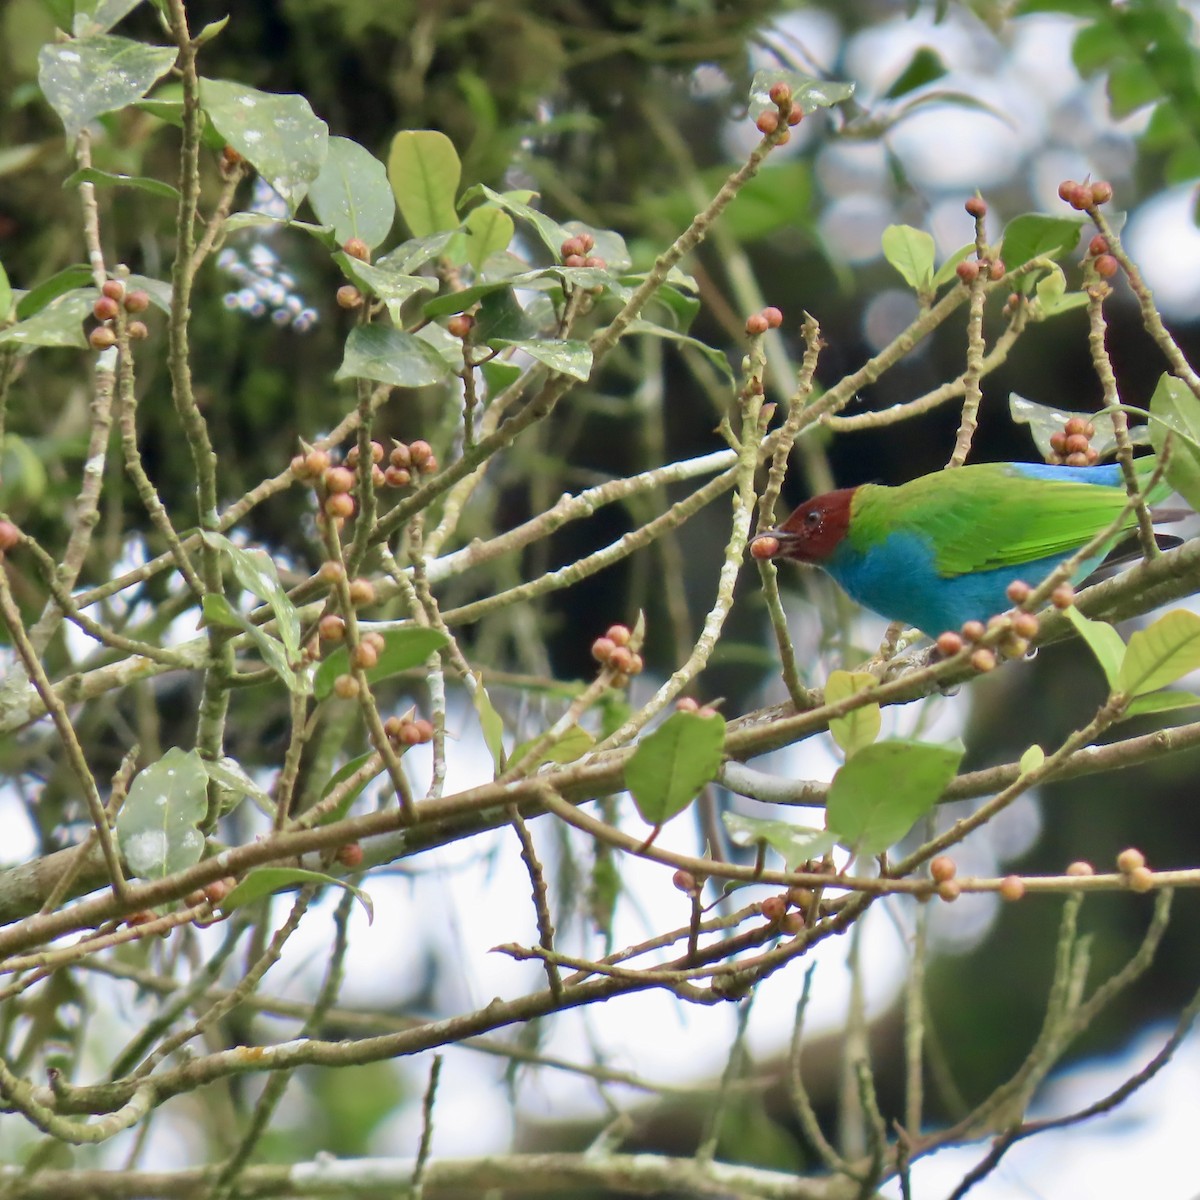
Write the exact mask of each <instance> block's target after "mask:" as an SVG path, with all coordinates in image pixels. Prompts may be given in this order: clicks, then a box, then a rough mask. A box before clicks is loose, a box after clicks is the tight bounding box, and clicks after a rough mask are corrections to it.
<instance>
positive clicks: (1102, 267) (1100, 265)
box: [1085, 233, 1121, 279]
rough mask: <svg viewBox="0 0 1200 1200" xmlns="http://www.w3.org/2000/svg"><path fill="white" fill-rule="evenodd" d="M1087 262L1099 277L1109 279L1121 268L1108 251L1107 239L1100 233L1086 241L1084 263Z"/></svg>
mask: <svg viewBox="0 0 1200 1200" xmlns="http://www.w3.org/2000/svg"><path fill="white" fill-rule="evenodd" d="M1089 262H1090V263H1091V265H1092V269H1093V270H1094V271H1095V272H1096V274H1097V275H1099V276H1100V278H1101V279H1111V278H1112V277H1113V276H1114V275H1115V274H1116V273H1117V272H1118V271H1119V270H1120V269H1121V264H1120V263H1119V262H1118V261H1117V259H1116V257H1115V256H1114V255H1113V254H1111V253H1110V252H1109V246H1108V239H1107V238H1106V237H1105V236H1104V235H1103V234H1100V233H1098V234H1096V236H1095V237H1094V238H1092V240H1091V241H1090V242H1088V251H1087V259H1086V260H1085V264H1086V263H1089Z"/></svg>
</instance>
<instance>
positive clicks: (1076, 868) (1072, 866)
mask: <svg viewBox="0 0 1200 1200" xmlns="http://www.w3.org/2000/svg"><path fill="white" fill-rule="evenodd" d="M1095 873H1096V868H1095V867H1093V866H1092V864H1091V863H1090V862H1084V861H1083V860H1082V859H1080V860H1079V861H1077V862H1073V863H1068V864H1067V869H1066V871H1064V872H1063V874H1064V875H1071V876H1073V877H1074V878H1076V879H1081V878H1083V876H1085V875H1095Z"/></svg>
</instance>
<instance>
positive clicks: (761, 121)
mask: <svg viewBox="0 0 1200 1200" xmlns="http://www.w3.org/2000/svg"><path fill="white" fill-rule="evenodd" d="M754 127H755V128H756V129H757V130H758V132H759V133H761V134H762V135H763V136H764V137H766V136H769V135H770V134H772V133H774V132H775V130H777V129H778V128H779V114H778V113H777V112H773V111H772V110H771V109H769V108H767V109H764V110H763V111H762V112H760V113H759V114H758V119H757V120H756V121H755V122H754Z"/></svg>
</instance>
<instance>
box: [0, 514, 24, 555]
mask: <svg viewBox="0 0 1200 1200" xmlns="http://www.w3.org/2000/svg"><path fill="white" fill-rule="evenodd" d="M20 540H21V531H20V530H19V529H18V528H17V527H16V526H15V525H14V524H13V523H12V522H11V521H0V553H3V552H4V551H5V550H11V549H12V548H13V547H14V546H15V545H17V543H18V542H20Z"/></svg>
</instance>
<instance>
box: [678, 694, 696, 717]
mask: <svg viewBox="0 0 1200 1200" xmlns="http://www.w3.org/2000/svg"><path fill="white" fill-rule="evenodd" d="M699 710H700V702H699V701H698V700H694V699H692V697H691V696H680V697H679V699H678V700H676V701H675V711H676V712H691V713H694V712H699Z"/></svg>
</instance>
